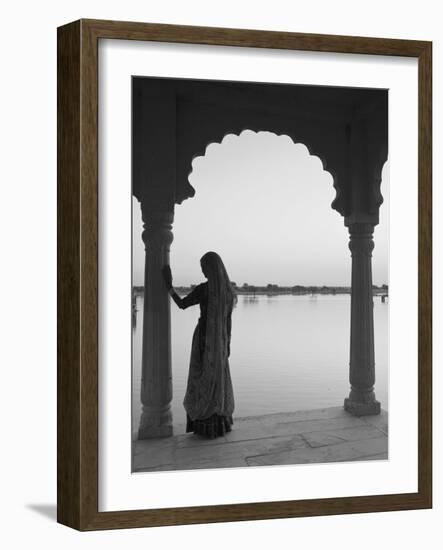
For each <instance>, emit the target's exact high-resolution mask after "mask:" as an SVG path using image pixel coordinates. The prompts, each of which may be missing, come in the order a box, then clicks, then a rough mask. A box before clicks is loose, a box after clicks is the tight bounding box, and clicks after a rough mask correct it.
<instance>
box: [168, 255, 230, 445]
mask: <svg viewBox="0 0 443 550" xmlns="http://www.w3.org/2000/svg"><path fill="white" fill-rule="evenodd" d="M200 265H201V268H202V271H203V275H204V276H205V277H206V278H207V282H205V283H202V284H200V285H198V286H196V287H195V288H194V289H193V290H192V292H190V293H189V294H188V295H187V296H185V297H184V298H180V296H178V294H177V293H176V292H175V291H174V289H173V286H172V275H171V269H170V267H169V266H168V265H167V266H165V267H164V268H163V277H164V280H165V283H166V286H167V288H168V291H169V293H170V295H171V297H172V299H173V300H174V302H175V303H176V304H177V305H178V307H179V308H180V309H186V308H188V307H190V306H193V305H197V304H199V305H200V319H199V320H198V323H197V326H196V327H195V330H194V336H193V338H192V349H191V360H190V365H189V374H188V383H187V388H186V394H185V398H184V401H183V405H184V407H185V410H186V420H187V422H186V431H187V432H194V433H195V434H200V435H203V436H206V437H209V438H215V437H218V436H221V435H224V434H225V433H226V432H230V431H231V426H232V424H233V420H232V413H233V412H234V393H233V390H232V381H231V374H230V372H229V360H228V358H229V355H230V344H231V315H232V309H233V307H234V305H235V302H236V295H235V292H234V290H233V288H232V285H231V283H230V280H229V277H228V274H227V273H226V269H225V266H224V265H223V262H222V259H221V258H220V256H219V255H218V254H216V253H215V252H207V253H206V254H205V255H204V256H203V257H202V258H201V260H200Z"/></svg>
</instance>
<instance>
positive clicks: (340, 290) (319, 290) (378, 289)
mask: <svg viewBox="0 0 443 550" xmlns="http://www.w3.org/2000/svg"><path fill="white" fill-rule="evenodd" d="M195 286H196V285H191V286H174V289H175V291H176V292H177V293H178V294H182V295H184V294H189V293H190V292H191V291H192V290H193V288H195ZM234 289H235V292H236V293H237V294H239V295H247V296H274V295H288V294H290V295H295V296H304V295H309V294H311V295H313V294H332V295H334V294H351V287H348V286H300V285H296V286H292V287H286V286H278V285H267V286H264V287H263V286H252V285H243V286H241V287H237V286H236V285H234ZM372 289H373V293H374V294H380V295H388V292H389V289H388V286H387V285H382V286H376V285H373V287H372ZM132 290H133V293H134V294H135V295H138V296H140V295H143V294H144V287H143V286H133V287H132Z"/></svg>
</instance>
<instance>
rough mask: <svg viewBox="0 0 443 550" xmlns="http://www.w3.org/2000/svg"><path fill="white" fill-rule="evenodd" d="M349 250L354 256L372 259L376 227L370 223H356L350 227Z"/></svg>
mask: <svg viewBox="0 0 443 550" xmlns="http://www.w3.org/2000/svg"><path fill="white" fill-rule="evenodd" d="M348 229H349V237H350V238H349V250H350V251H351V254H352V256H353V257H354V256H355V255H364V256H367V257H368V258H370V257H372V251H373V250H374V240H373V233H374V226H373V225H372V224H370V223H354V224H352V225H350V226H349V228H348Z"/></svg>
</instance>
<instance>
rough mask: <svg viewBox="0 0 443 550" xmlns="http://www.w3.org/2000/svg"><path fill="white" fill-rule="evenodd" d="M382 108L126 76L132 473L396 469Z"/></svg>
mask: <svg viewBox="0 0 443 550" xmlns="http://www.w3.org/2000/svg"><path fill="white" fill-rule="evenodd" d="M388 95H389V90H387V89H384V88H363V87H362V88H358V87H352V88H351V87H338V86H319V85H306V84H292V83H291V84H286V83H267V82H241V81H222V80H196V79H180V78H159V77H150V76H138V75H133V76H132V195H133V197H132V288H131V303H132V313H131V323H130V325H131V326H129V323H128V331H132V471H133V472H159V471H173V470H196V469H214V468H248V467H265V466H276V465H297V464H324V463H330V462H344V463H345V462H354V461H377V460H378V461H386V460H388V459H389V453H388V412H389V331H388V327H389V162H388Z"/></svg>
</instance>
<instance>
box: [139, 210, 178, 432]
mask: <svg viewBox="0 0 443 550" xmlns="http://www.w3.org/2000/svg"><path fill="white" fill-rule="evenodd" d="M142 210H143V207H142ZM173 219H174V214H173V212H148V213H146V212H145V211H143V221H144V225H143V227H144V231H143V233H142V238H143V241H144V243H145V251H146V256H145V295H144V306H143V349H142V379H141V402H142V414H141V418H140V427H139V430H138V438H139V439H148V438H151V437H168V436H171V435H172V413H171V400H172V372H171V317H170V303H169V294H168V292H167V289H166V286H165V284H164V282H163V278H162V273H161V270H162V267H163V266H164V265H165V264H169V248H170V245H171V243H172V239H173V235H172V222H173Z"/></svg>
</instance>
